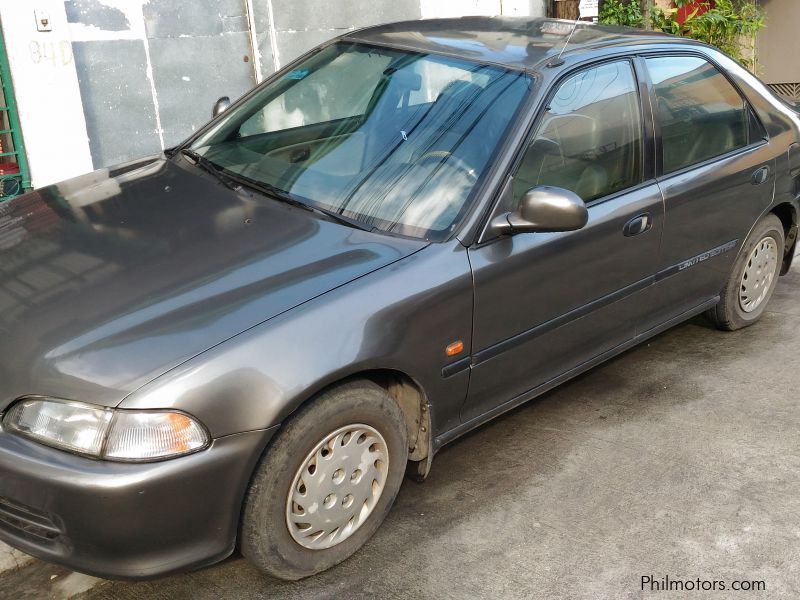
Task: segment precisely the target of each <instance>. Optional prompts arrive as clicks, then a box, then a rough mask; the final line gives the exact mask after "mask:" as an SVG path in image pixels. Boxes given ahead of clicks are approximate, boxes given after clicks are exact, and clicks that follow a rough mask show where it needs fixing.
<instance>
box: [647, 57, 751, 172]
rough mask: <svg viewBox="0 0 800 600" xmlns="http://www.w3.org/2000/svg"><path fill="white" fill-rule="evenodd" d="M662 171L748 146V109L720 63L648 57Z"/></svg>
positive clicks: (675, 169) (683, 58)
mask: <svg viewBox="0 0 800 600" xmlns="http://www.w3.org/2000/svg"><path fill="white" fill-rule="evenodd" d="M647 67H648V70H649V72H650V78H651V80H652V81H653V86H654V87H655V93H656V99H657V102H658V106H657V115H658V119H659V121H660V124H661V138H662V144H663V157H664V173H671V172H673V171H677V170H678V169H682V168H684V167H688V166H691V165H694V164H697V163H700V162H703V161H705V160H708V159H710V158H714V157H717V156H720V155H722V154H725V153H727V152H731V151H733V150H737V149H739V148H743V147H745V146H746V145H747V143H748V142H747V138H748V127H749V109H748V107H747V105H746V104H745V101H744V99H743V98H742V97H741V96H740V95H739V92H738V91H736V89H735V88H734V87H733V86H732V85H731V84H730V82H729V81H728V80H727V79H726V78H725V76H724V75H723V74H722V73H720V72H719V71H718V70H717V69H716V67H714V66H713V65H711V64H710V63H708V62H707V61H705V60H703V59H702V58H698V57H695V56H664V57H658V58H648V59H647Z"/></svg>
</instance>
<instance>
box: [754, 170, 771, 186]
mask: <svg viewBox="0 0 800 600" xmlns="http://www.w3.org/2000/svg"><path fill="white" fill-rule="evenodd" d="M767 179H769V167H767V166H764V167H761V168H760V169H759V170H758V171H756V172H755V173H753V185H761V184H762V183H766V182H767Z"/></svg>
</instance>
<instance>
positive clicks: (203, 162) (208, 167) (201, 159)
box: [181, 148, 241, 192]
mask: <svg viewBox="0 0 800 600" xmlns="http://www.w3.org/2000/svg"><path fill="white" fill-rule="evenodd" d="M181 154H182V155H183V156H185V157H186V158H188V159H189V161H190V162H191V163H192V164H194V165H197V166H198V167H200V168H201V169H203V170H204V171H205V172H206V173H211V175H213V176H214V177H215V178H216V179H217V180H218V181H219V182H220V183H222V184H223V185H225V186H227V187H229V188H230V189H232V190H233V191H236V192H238V191H239V190H240V189H241V186H240V185H239V184H237V183H236V181H234V180H233V178H231V177H228V176H227V175H225V174H224V173H223V172H222V167H219V166H217V165H216V164H215V163H213V162H212V161H210V160H208V159H207V158H206V157H205V156H203V155H202V154H198V153H197V152H195V151H194V150H192V149H191V148H183V149H182V150H181Z"/></svg>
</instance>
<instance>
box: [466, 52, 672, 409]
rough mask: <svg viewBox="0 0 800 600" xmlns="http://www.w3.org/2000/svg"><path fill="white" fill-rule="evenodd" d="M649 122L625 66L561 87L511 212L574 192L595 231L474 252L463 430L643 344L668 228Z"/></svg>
mask: <svg viewBox="0 0 800 600" xmlns="http://www.w3.org/2000/svg"><path fill="white" fill-rule="evenodd" d="M642 124H643V119H642V112H641V105H640V100H639V93H638V86H637V82H636V76H635V73H634V69H633V66H632V64H631V62H629V61H628V60H619V61H616V62H610V63H604V64H600V65H597V66H592V67H590V68H587V69H583V70H581V71H579V72H577V73H575V74H573V75H570V76H569V77H568V78H567V79H565V80H564V81H563V83H561V84H560V85H559V86H558V88H557V90H556V92H555V94H554V95H553V97H552V99H551V100H550V102H549V104H548V107H547V109H546V110H545V112H544V114H543V115H542V117H541V120H540V123H539V125H538V126H537V127H536V133H535V134H534V136H533V137H532V139H531V140H530V142H529V145H528V149H527V151H526V152H525V154H524V156H523V158H522V160H521V162H520V164H519V166H518V167H517V168H516V170H515V171H514V173H513V179H512V181H511V182H510V185H509V186H508V188H507V189H508V196H509V198H508V200H507V202H508V204H510V206H509V208H513V207H514V206H515V205H516V203H518V202H519V199H520V198H521V196H522V195H523V194H524V192H525V191H526V190H527V189H529V188H531V187H534V186H537V185H551V186H557V187H561V188H566V189H569V190H571V191H574V192H575V193H577V194H578V195H579V196H581V198H583V199H584V201H586V203H587V207H588V210H589V222H588V224H587V225H586V227H584V228H583V229H581V230H579V231H574V232H566V233H524V234H517V235H513V236H503V237H500V238H497V239H494V240H492V241H489V242H488V243H486V244H483V245H480V246H476V247H473V248H470V250H469V257H470V262H471V265H472V269H473V277H474V286H475V308H474V315H475V316H474V335H473V348H472V350H473V360H472V375H471V378H470V388H469V395H468V399H467V402H466V404H465V406H464V409H463V410H462V420H463V421H470V420H472V419H475V418H478V417H480V416H481V415H483V414H484V413H487V412H490V411H492V410H498V411H500V410H503V408H504V406H503V405H509V403H513V402H514V401H515V400H520V399H522V398H524V397H527V396H530V395H532V394H533V393H535V390H537V389H541V388H542V387H543V386H547V385H548V384H552V383H553V382H554V381H556V380H558V379H559V377H560V376H562V375H564V374H565V373H568V372H569V371H571V370H573V369H575V368H576V367H580V365H582V364H584V363H586V362H587V361H590V360H592V359H593V358H595V357H597V356H599V355H601V354H603V353H604V352H607V351H609V350H611V349H613V348H615V347H617V346H619V345H620V344H622V343H624V342H626V341H628V340H630V339H631V338H633V337H634V336H635V333H636V325H637V319H638V314H639V313H638V311H639V310H640V309H639V308H638V304H637V302H638V299H639V297H640V295H641V293H642V291H643V290H644V289H645V288H646V287H647V286H648V285H650V284H651V283H652V277H653V274H654V272H655V268H656V263H657V259H658V252H659V244H660V238H661V231H662V227H663V200H662V197H661V193H660V191H659V188H658V186H657V185H656V183H655V181H654V180H652V179H651V177H650V176H651V175H652V169H651V168H650V167H649V166H648V161H649V160H650V158H651V152H649V151H647V149H646V148H645V144H644V143H643V138H644V136H643V127H642Z"/></svg>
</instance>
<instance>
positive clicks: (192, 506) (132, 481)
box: [0, 428, 276, 579]
mask: <svg viewBox="0 0 800 600" xmlns="http://www.w3.org/2000/svg"><path fill="white" fill-rule="evenodd" d="M275 430H276V428H271V429H268V430H264V431H253V432H248V433H241V434H237V435H231V436H226V437H223V438H219V439H217V440H215V441H214V442H213V444H212V445H211V447H210V448H208V449H207V450H205V451H203V452H199V453H197V454H192V455H189V456H185V457H182V458H177V459H172V460H167V461H163V462H156V463H146V464H126V463H113V462H106V461H96V460H91V459H87V458H83V457H80V456H75V455H72V454H69V453H67V452H62V451H60V450H55V449H52V448H48V447H46V446H42V445H40V444H37V443H35V442H32V441H29V440H26V439H24V438H21V437H19V436H17V435H14V434H10V433H8V432H5V431H2V429H0V540H2V541H3V542H5V543H7V544H9V545H10V546H13V547H15V548H17V549H19V550H22V551H23V552H26V553H28V554H31V555H33V556H36V557H37V558H41V559H43V560H46V561H50V562H54V563H58V564H61V565H64V566H66V567H68V568H70V569H73V570H76V571H80V572H83V573H88V574H90V575H95V576H99V577H105V578H109V579H143V578H148V577H154V576H158V575H164V574H167V573H172V572H175V571H181V570H187V569H191V568H196V567H201V566H204V565H208V564H211V563H214V562H217V561H219V560H222V559H223V558H225V557H226V556H228V555H229V554H230V553H231V552H233V549H234V546H235V543H236V535H237V530H238V525H239V515H240V511H241V506H242V502H243V498H244V494H245V492H246V489H247V485H248V482H249V480H250V477H251V475H252V472H253V469H254V468H255V464H256V462H257V461H258V459H259V457H260V456H261V454H262V452H263V450H264V448H265V447H266V444H267V443H268V442H269V440H270V438H271V437H272V434H273V433H274V432H275Z"/></svg>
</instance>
